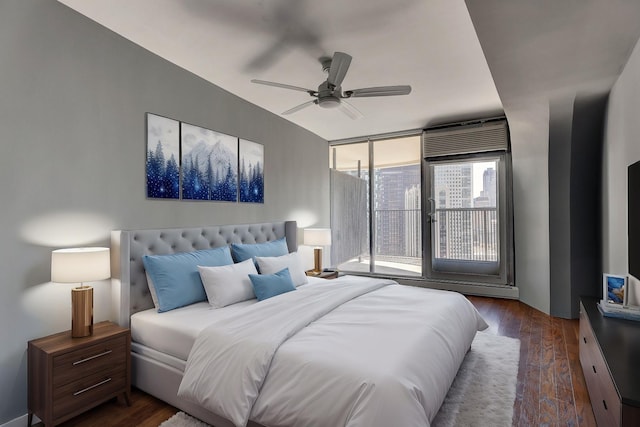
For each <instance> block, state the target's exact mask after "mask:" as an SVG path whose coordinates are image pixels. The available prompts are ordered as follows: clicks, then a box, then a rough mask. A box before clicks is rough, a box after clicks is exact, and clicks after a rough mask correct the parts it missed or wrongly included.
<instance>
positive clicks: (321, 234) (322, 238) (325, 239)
mask: <svg viewBox="0 0 640 427" xmlns="http://www.w3.org/2000/svg"><path fill="white" fill-rule="evenodd" d="M304 244H305V245H310V246H328V245H330V244H331V229H330V228H305V229H304Z"/></svg>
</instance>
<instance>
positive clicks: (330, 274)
mask: <svg viewBox="0 0 640 427" xmlns="http://www.w3.org/2000/svg"><path fill="white" fill-rule="evenodd" d="M305 274H306V275H307V276H309V277H319V278H321V279H336V278H338V276H340V273H338V272H337V271H321V272H320V273H316V272H315V271H313V270H307V271H305Z"/></svg>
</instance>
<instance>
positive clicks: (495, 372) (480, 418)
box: [160, 332, 520, 427]
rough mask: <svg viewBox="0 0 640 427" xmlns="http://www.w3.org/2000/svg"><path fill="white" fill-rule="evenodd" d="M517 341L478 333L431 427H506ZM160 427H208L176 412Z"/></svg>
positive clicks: (513, 391)
mask: <svg viewBox="0 0 640 427" xmlns="http://www.w3.org/2000/svg"><path fill="white" fill-rule="evenodd" d="M519 360H520V340H518V339H514V338H508V337H501V336H496V335H492V334H489V333H483V332H478V333H477V334H476V338H475V339H474V340H473V344H472V345H471V350H470V351H469V352H468V353H467V356H466V357H465V359H464V361H463V362H462V366H461V367H460V371H459V372H458V375H457V376H456V378H455V380H454V381H453V384H452V385H451V389H450V390H449V393H448V394H447V397H446V398H445V400H444V403H443V404H442V407H441V408H440V412H438V415H436V418H435V419H434V420H433V423H432V427H454V426H455V427H471V426H477V427H486V426H491V427H509V426H511V424H512V418H513V402H514V401H515V398H516V382H517V377H518V362H519ZM160 427H208V424H205V423H203V422H202V421H200V420H197V419H195V418H193V417H191V416H189V415H187V414H185V413H184V412H178V413H177V414H175V415H174V416H173V417H171V418H169V419H168V420H167V421H165V422H163V423H162V424H160Z"/></svg>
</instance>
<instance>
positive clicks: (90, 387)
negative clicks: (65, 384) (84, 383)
mask: <svg viewBox="0 0 640 427" xmlns="http://www.w3.org/2000/svg"><path fill="white" fill-rule="evenodd" d="M109 381H111V378H107V379H106V380H103V381H100V382H99V383H97V384H94V385H90V386H89V387H87V388H83V389H82V390H78V391H76V392H75V393H73V395H74V396H78V395H80V394H82V393H86V392H87V391H89V390H93V389H94V388H96V387H100V386H101V385H102V384H106V383H108V382H109Z"/></svg>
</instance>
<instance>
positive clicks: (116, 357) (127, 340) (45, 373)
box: [28, 322, 131, 427]
mask: <svg viewBox="0 0 640 427" xmlns="http://www.w3.org/2000/svg"><path fill="white" fill-rule="evenodd" d="M130 355H131V334H130V331H129V329H126V328H122V327H120V326H118V325H116V324H114V323H111V322H100V323H96V324H95V325H94V327H93V335H90V336H88V337H83V338H72V337H71V331H66V332H61V333H58V334H54V335H50V336H48V337H43V338H39V339H35V340H32V341H29V348H28V360H29V362H28V363H29V367H28V388H29V401H28V406H29V416H28V423H29V424H28V425H29V426H30V425H31V423H32V421H33V415H34V414H35V415H37V416H38V417H39V418H40V419H41V420H42V422H43V423H44V425H45V427H50V426H55V425H57V424H60V423H62V422H64V421H66V420H68V419H70V418H73V417H75V416H76V415H78V414H81V413H82V412H85V411H86V410H88V409H91V408H93V407H94V406H97V405H99V404H101V403H103V402H105V401H107V400H109V399H112V398H114V397H116V396H121V397H122V398H124V401H125V403H126V404H127V405H130V396H131V356H130Z"/></svg>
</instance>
